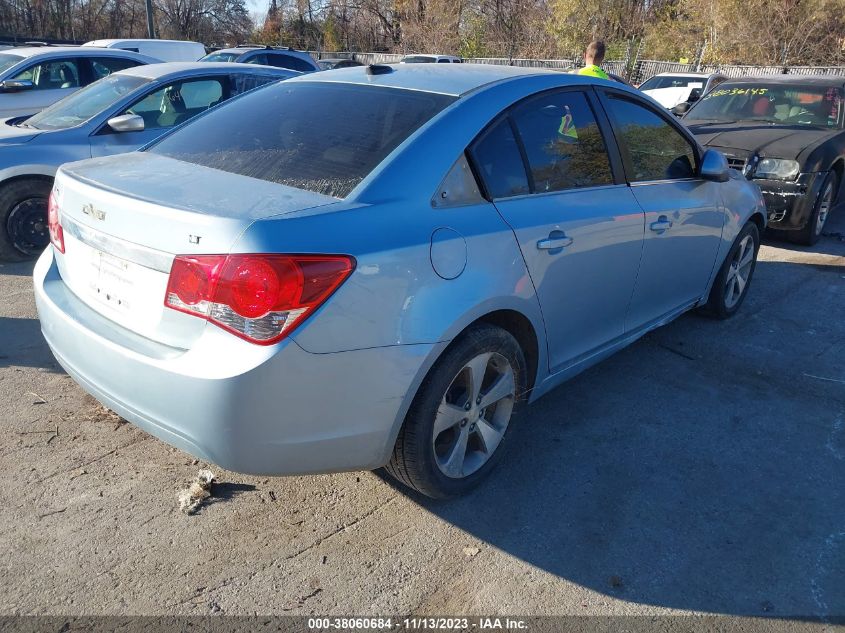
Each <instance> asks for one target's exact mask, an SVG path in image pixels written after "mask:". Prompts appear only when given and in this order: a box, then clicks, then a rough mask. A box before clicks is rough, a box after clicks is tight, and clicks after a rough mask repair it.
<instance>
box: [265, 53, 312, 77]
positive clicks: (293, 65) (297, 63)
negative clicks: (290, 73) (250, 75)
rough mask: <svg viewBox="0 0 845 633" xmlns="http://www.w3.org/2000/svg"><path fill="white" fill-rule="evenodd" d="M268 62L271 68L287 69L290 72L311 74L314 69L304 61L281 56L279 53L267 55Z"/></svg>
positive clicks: (293, 57)
mask: <svg viewBox="0 0 845 633" xmlns="http://www.w3.org/2000/svg"><path fill="white" fill-rule="evenodd" d="M267 58H268V62H269V63H270V65H271V66H275V67H276V68H289V69H290V70H298V71H300V72H304V73H307V72H312V71H313V70H314V67H313V66H312V65H311V64H309V63H308V62H307V61H305V60H304V59H300V58H299V57H296V56H295V55H283V54H279V53H270V54H269V55H267Z"/></svg>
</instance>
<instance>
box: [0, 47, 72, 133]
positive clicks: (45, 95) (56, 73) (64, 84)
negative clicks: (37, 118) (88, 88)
mask: <svg viewBox="0 0 845 633" xmlns="http://www.w3.org/2000/svg"><path fill="white" fill-rule="evenodd" d="M81 71H82V69H81V66H80V63H79V60H78V59H75V58H70V57H66V58H65V57H63V58H58V59H50V60H44V61H40V62H37V63H34V64H32V65H30V66H28V67H27V68H25V69H23V70H22V71H20V72H19V73H17V74H16V75H15V76H14V77H10V79H12V80H14V81H31V82H32V88H30V89H28V90H21V91H19V92H9V93H4V94H3V95H2V98H0V117H3V118H5V117H12V116H21V115H24V114H35V113H36V112H40V111H41V110H43V109H44V108H46V107H47V106H49V105H52V104H54V103H55V102H56V101H58V100H59V99H64V98H65V97H66V96H68V95H69V94H72V93H74V92H76V91H77V90H79V88H80V86H81V81H82V72H81Z"/></svg>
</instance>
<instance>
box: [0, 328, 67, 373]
mask: <svg viewBox="0 0 845 633" xmlns="http://www.w3.org/2000/svg"><path fill="white" fill-rule="evenodd" d="M2 367H36V368H41V369H44V370H47V371H51V372H59V373H63V372H64V370H63V369H62V368H61V366H60V365H59V364H58V362H56V359H55V357H54V356H53V354H52V352H50V348H49V347H48V346H47V341H45V340H44V337H43V336H42V335H41V324H40V323H39V321H38V319H36V318H17V317H0V368H2Z"/></svg>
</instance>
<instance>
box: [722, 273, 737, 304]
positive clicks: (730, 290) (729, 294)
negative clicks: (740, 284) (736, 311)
mask: <svg viewBox="0 0 845 633" xmlns="http://www.w3.org/2000/svg"><path fill="white" fill-rule="evenodd" d="M735 291H736V277H735V276H734V277H732V278H731V280H730V282H728V292H727V294H726V295H725V299H726V303H727V304H728V305H733V302H734V293H735Z"/></svg>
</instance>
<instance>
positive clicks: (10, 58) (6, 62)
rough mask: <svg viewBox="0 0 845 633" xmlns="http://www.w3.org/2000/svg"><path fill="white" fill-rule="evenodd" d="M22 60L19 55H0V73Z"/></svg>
mask: <svg viewBox="0 0 845 633" xmlns="http://www.w3.org/2000/svg"><path fill="white" fill-rule="evenodd" d="M22 59H23V57H21V56H20V55H9V54H8V53H0V73H4V72H6V71H7V70H9V69H10V68H11V67H12V66H14V65H15V64H17V63H20V61H21V60H22Z"/></svg>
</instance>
